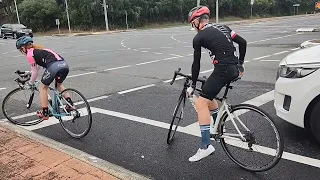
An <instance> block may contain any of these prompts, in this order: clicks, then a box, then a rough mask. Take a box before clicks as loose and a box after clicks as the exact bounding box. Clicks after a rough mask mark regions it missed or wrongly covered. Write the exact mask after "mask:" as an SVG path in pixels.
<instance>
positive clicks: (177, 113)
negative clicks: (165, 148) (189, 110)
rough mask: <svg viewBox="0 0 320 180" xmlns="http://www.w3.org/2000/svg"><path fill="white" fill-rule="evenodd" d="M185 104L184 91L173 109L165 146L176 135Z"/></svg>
mask: <svg viewBox="0 0 320 180" xmlns="http://www.w3.org/2000/svg"><path fill="white" fill-rule="evenodd" d="M185 104H186V93H185V91H182V93H181V95H180V97H179V100H178V104H177V105H176V108H175V109H174V112H173V117H172V121H171V124H170V128H169V132H168V137H167V144H169V145H170V144H171V142H172V141H173V137H174V135H175V134H176V131H177V128H178V125H179V123H180V121H181V120H182V119H183V114H184V107H185Z"/></svg>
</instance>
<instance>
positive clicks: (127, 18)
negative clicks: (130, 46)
mask: <svg viewBox="0 0 320 180" xmlns="http://www.w3.org/2000/svg"><path fill="white" fill-rule="evenodd" d="M125 13H126V24H127V30H128V29H129V26H128V13H127V11H125Z"/></svg>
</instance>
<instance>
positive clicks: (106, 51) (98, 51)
mask: <svg viewBox="0 0 320 180" xmlns="http://www.w3.org/2000/svg"><path fill="white" fill-rule="evenodd" d="M97 51H98V52H107V51H109V50H106V49H105V50H103V49H102V50H97Z"/></svg>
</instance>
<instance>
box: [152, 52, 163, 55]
mask: <svg viewBox="0 0 320 180" xmlns="http://www.w3.org/2000/svg"><path fill="white" fill-rule="evenodd" d="M154 53H155V54H158V55H159V54H162V53H159V52H154Z"/></svg>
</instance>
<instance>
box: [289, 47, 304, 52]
mask: <svg viewBox="0 0 320 180" xmlns="http://www.w3.org/2000/svg"><path fill="white" fill-rule="evenodd" d="M298 49H301V48H300V47H298V48H293V49H290V50H291V51H295V50H298Z"/></svg>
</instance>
